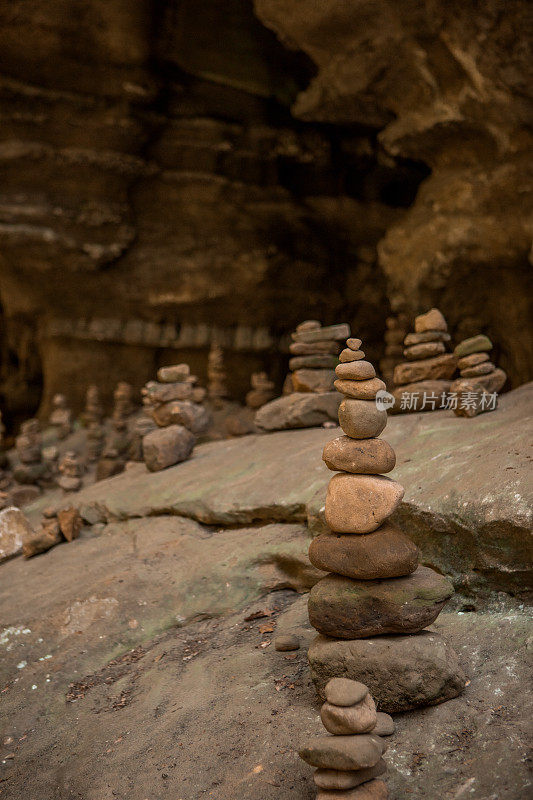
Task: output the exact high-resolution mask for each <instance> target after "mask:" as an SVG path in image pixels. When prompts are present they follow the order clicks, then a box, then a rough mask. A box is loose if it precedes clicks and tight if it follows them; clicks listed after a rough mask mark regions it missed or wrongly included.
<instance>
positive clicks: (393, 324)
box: [379, 314, 409, 386]
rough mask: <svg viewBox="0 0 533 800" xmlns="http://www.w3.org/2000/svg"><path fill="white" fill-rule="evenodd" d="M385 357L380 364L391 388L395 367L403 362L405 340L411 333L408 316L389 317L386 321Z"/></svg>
mask: <svg viewBox="0 0 533 800" xmlns="http://www.w3.org/2000/svg"><path fill="white" fill-rule="evenodd" d="M385 325H386V326H387V329H386V331H385V336H384V339H385V355H384V356H383V358H382V359H381V361H380V362H379V369H380V372H381V374H382V376H383V380H384V381H385V383H386V384H387V386H389V385H390V384H392V376H393V374H394V369H395V367H396V366H397V365H398V364H400V363H401V362H402V361H403V340H404V339H405V337H406V336H407V334H408V333H409V319H408V317H407V315H406V314H398V315H397V316H394V317H387V319H386V320H385Z"/></svg>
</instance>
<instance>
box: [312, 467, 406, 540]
mask: <svg viewBox="0 0 533 800" xmlns="http://www.w3.org/2000/svg"><path fill="white" fill-rule="evenodd" d="M404 492H405V490H404V488H403V486H402V485H401V484H400V483H398V482H397V481H394V480H392V479H391V478H387V477H385V476H383V475H350V474H349V473H345V472H339V473H338V474H337V475H334V476H333V477H332V478H331V480H330V482H329V484H328V489H327V494H326V509H325V516H326V522H327V524H328V525H329V527H330V528H331V530H332V531H336V532H338V533H354V534H361V533H371V532H372V531H375V530H376V529H377V528H379V526H380V525H381V524H382V523H383V522H384V521H385V520H386V519H387V518H388V517H390V515H391V514H392V513H393V512H394V511H395V510H396V508H397V507H398V506H399V504H400V503H401V500H402V497H403V496H404Z"/></svg>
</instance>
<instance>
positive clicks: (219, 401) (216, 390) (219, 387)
mask: <svg viewBox="0 0 533 800" xmlns="http://www.w3.org/2000/svg"><path fill="white" fill-rule="evenodd" d="M226 380H227V374H226V370H225V368H224V353H223V352H222V348H221V347H220V345H218V344H213V345H211V349H210V351H209V355H208V357H207V394H208V396H209V400H210V401H211V403H212V405H213V408H222V407H223V406H224V398H226V397H227V396H228V389H227V386H226Z"/></svg>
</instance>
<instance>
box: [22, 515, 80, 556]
mask: <svg viewBox="0 0 533 800" xmlns="http://www.w3.org/2000/svg"><path fill="white" fill-rule="evenodd" d="M81 528H82V519H81V516H80V514H79V511H78V510H77V509H75V508H63V509H61V511H55V510H53V509H47V510H45V512H44V517H43V520H42V522H41V526H40V528H39V529H38V530H37V531H35V533H34V532H33V531H32V530H31V529H30V528H29V526H28V529H29V530H28V533H27V534H26V535H25V536H24V537H23V540H22V554H23V556H24V557H25V558H31V557H32V556H37V555H39V553H45V552H46V551H47V550H50V548H52V547H55V546H56V544H61V542H72V541H74V539H77V538H78V536H79V535H80V531H81Z"/></svg>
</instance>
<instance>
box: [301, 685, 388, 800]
mask: <svg viewBox="0 0 533 800" xmlns="http://www.w3.org/2000/svg"><path fill="white" fill-rule="evenodd" d="M325 696H326V702H325V703H324V705H323V706H322V709H321V711H320V718H321V720H322V724H323V725H324V727H325V729H326V730H327V732H328V734H331V735H330V736H320V737H317V738H314V739H311V740H310V741H309V742H306V743H305V744H304V745H303V747H302V748H301V749H300V751H299V755H300V758H302V759H303V760H304V761H306V762H307V763H308V764H310V765H311V766H313V767H316V770H315V774H314V781H315V784H316V786H317V787H318V795H317V800H336V798H338V800H358V798H359V800H387V798H388V797H389V794H388V791H387V787H386V785H385V783H384V782H383V781H382V780H377V778H378V777H379V776H381V775H383V774H384V773H385V772H386V770H387V765H386V763H385V761H384V760H383V758H382V754H383V753H384V752H385V750H386V749H387V748H386V743H385V741H384V740H383V739H382V738H381V737H382V736H390V735H391V734H392V733H394V722H393V720H392V718H391V717H389V715H388V714H383V713H380V712H377V711H376V704H375V702H374V698H373V697H372V695H371V694H370V692H369V691H368V687H367V686H365V685H364V684H362V683H360V682H359V681H353V680H349V679H348V678H332V680H330V681H329V682H328V684H327V685H326V687H325ZM357 787H360V788H357Z"/></svg>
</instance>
